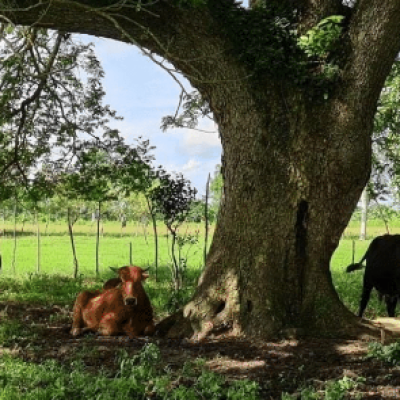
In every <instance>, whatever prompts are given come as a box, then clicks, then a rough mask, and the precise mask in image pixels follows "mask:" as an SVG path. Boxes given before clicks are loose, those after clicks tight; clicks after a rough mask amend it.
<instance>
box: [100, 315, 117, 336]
mask: <svg viewBox="0 0 400 400" xmlns="http://www.w3.org/2000/svg"><path fill="white" fill-rule="evenodd" d="M120 331H121V329H120V328H119V326H118V323H117V321H116V319H115V316H114V315H105V316H104V317H103V318H102V320H101V321H100V323H99V329H98V332H99V334H100V335H103V336H113V335H117V334H118V333H120Z"/></svg>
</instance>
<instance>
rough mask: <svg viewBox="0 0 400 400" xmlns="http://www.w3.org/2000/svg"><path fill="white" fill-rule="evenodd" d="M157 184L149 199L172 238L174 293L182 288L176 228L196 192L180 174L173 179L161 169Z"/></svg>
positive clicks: (182, 219) (186, 212)
mask: <svg viewBox="0 0 400 400" xmlns="http://www.w3.org/2000/svg"><path fill="white" fill-rule="evenodd" d="M157 180H158V184H157V185H156V186H155V187H153V188H152V189H151V191H150V198H151V201H152V202H153V204H154V211H157V212H159V213H161V214H162V215H163V219H164V223H165V225H166V227H167V229H168V231H169V232H170V234H171V236H172V243H171V257H172V279H173V283H174V287H175V290H176V291H179V290H180V289H181V287H182V279H183V274H184V271H183V269H182V267H184V266H182V265H181V262H180V261H181V260H179V262H178V260H177V259H176V251H175V250H176V249H175V245H176V242H177V239H178V232H177V230H178V228H179V226H180V225H181V224H182V223H183V222H184V220H185V218H186V216H187V214H188V213H189V210H190V206H191V203H192V202H193V200H194V199H195V196H196V192H197V190H196V189H194V188H192V187H191V186H190V182H189V181H188V180H186V179H185V178H184V177H183V175H182V174H176V175H175V176H174V177H173V176H171V175H170V174H169V173H167V172H165V171H164V170H162V169H159V170H158V171H157Z"/></svg>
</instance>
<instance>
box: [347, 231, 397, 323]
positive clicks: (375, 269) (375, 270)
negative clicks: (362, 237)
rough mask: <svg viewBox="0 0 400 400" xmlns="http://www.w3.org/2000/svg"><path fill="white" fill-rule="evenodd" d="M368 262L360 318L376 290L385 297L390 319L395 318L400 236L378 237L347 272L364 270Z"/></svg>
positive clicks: (359, 312)
mask: <svg viewBox="0 0 400 400" xmlns="http://www.w3.org/2000/svg"><path fill="white" fill-rule="evenodd" d="M364 260H366V267H365V273H364V284H363V291H362V296H361V302H360V309H359V311H358V316H359V317H362V315H363V313H364V310H365V308H366V307H367V304H368V301H369V297H370V295H371V291H372V289H373V288H375V289H376V290H377V291H378V292H379V294H380V295H381V296H380V297H381V298H382V297H384V299H385V302H386V309H387V312H388V315H389V317H394V312H395V310H396V304H397V300H398V297H399V296H400V235H383V236H377V237H376V238H375V239H374V240H373V241H372V242H371V244H370V245H369V247H368V250H367V252H366V253H365V254H364V257H363V258H362V259H361V261H360V262H359V263H357V264H351V265H349V266H348V267H347V269H346V271H347V272H352V271H355V270H357V269H362V268H363V267H364V266H363V265H362V263H363V262H364Z"/></svg>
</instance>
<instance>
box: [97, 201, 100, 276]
mask: <svg viewBox="0 0 400 400" xmlns="http://www.w3.org/2000/svg"><path fill="white" fill-rule="evenodd" d="M98 205H99V208H98V210H99V214H98V216H97V232H96V276H97V277H98V276H99V275H100V267H99V248H100V218H101V201H99V204H98Z"/></svg>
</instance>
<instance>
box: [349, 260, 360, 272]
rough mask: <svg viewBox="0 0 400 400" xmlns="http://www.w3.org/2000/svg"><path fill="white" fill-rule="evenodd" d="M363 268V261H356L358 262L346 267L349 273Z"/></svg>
mask: <svg viewBox="0 0 400 400" xmlns="http://www.w3.org/2000/svg"><path fill="white" fill-rule="evenodd" d="M363 268H364V265H362V263H361V262H359V263H356V264H350V265H349V266H348V267H347V268H346V272H347V273H349V272H353V271H356V270H358V269H363Z"/></svg>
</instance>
